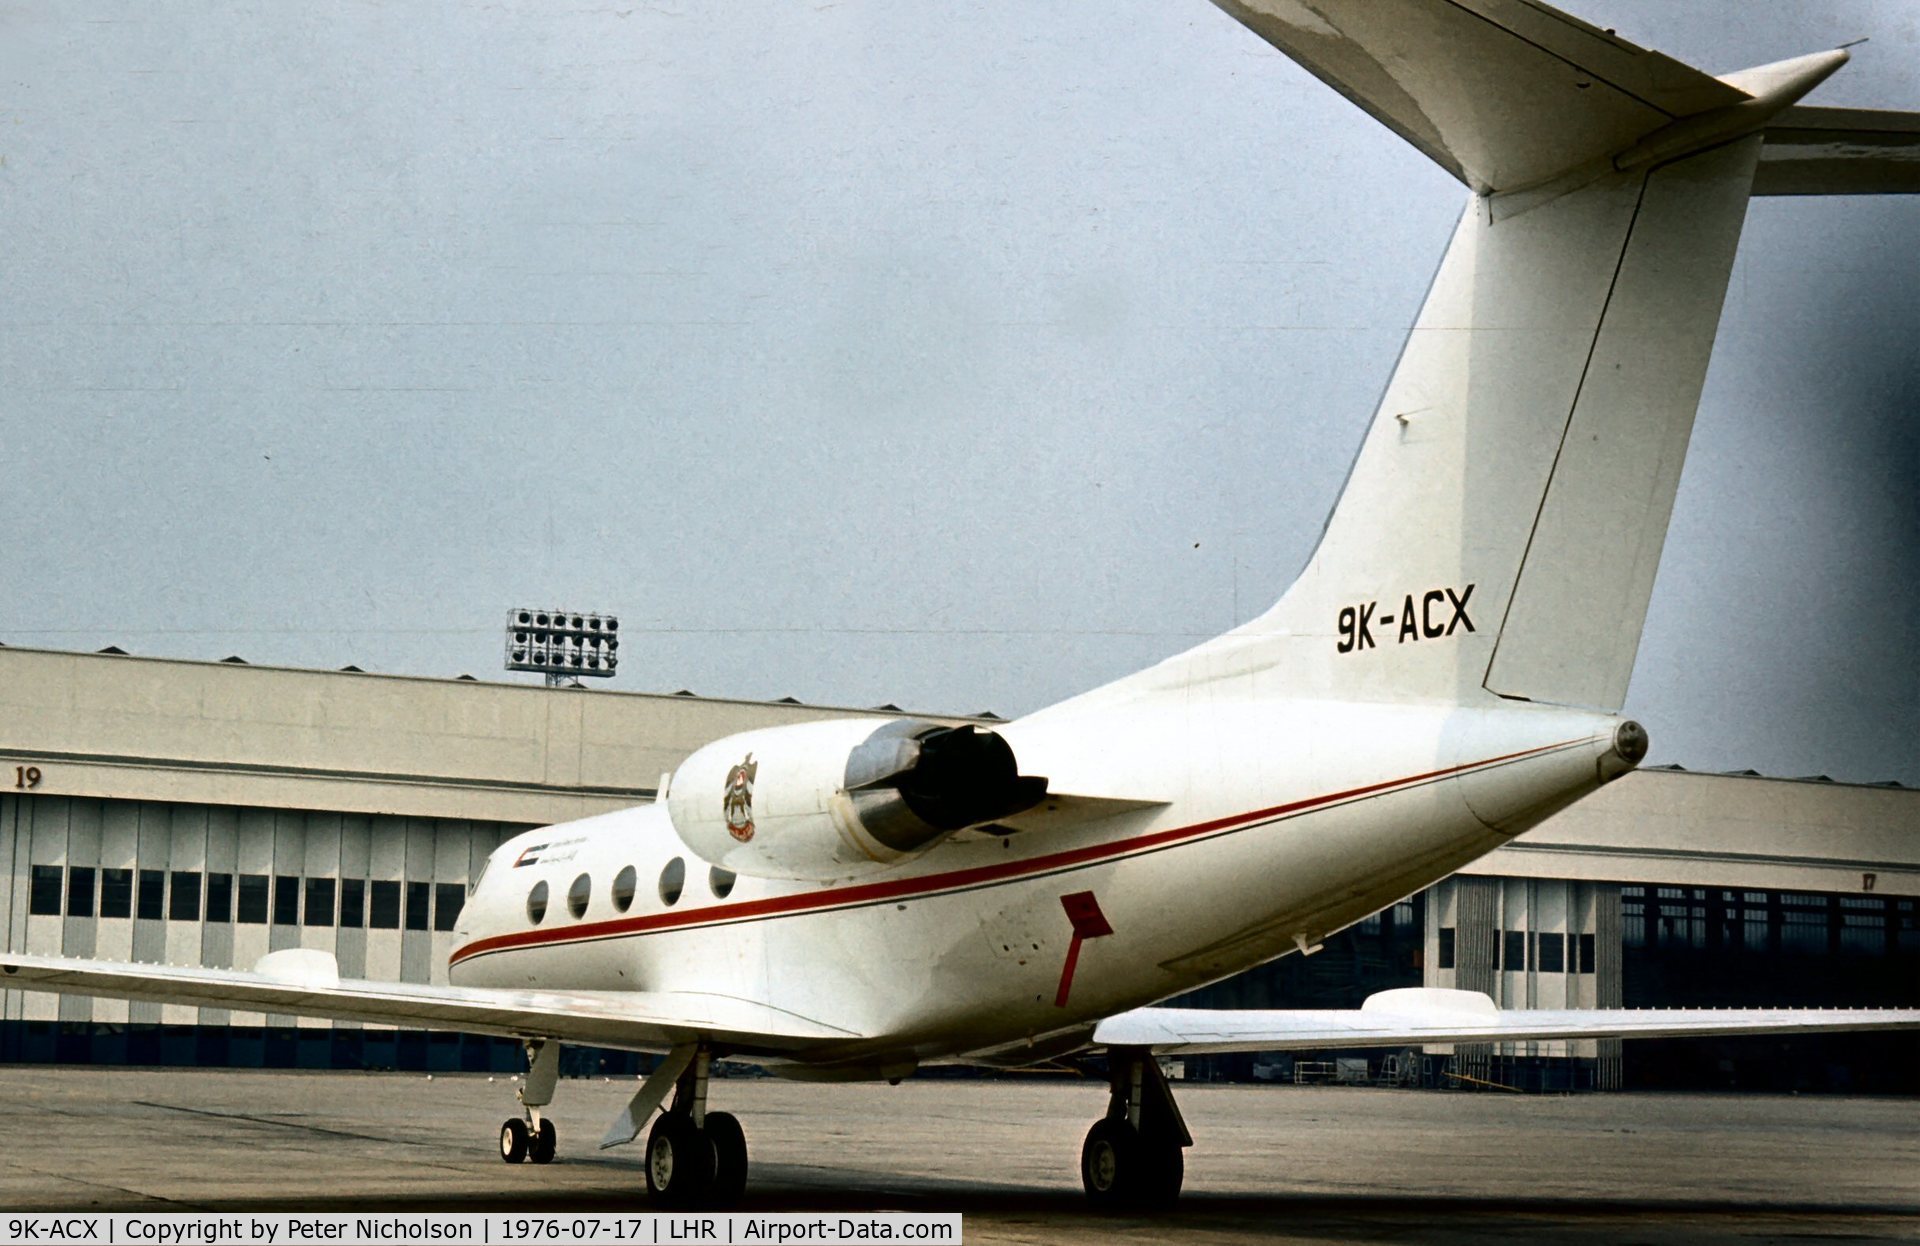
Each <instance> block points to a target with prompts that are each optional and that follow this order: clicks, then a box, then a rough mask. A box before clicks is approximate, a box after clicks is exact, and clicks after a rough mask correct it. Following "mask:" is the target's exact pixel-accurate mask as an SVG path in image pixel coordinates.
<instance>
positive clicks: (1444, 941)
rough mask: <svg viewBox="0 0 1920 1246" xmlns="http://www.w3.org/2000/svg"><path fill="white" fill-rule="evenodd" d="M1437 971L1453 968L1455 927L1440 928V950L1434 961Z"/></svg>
mask: <svg viewBox="0 0 1920 1246" xmlns="http://www.w3.org/2000/svg"><path fill="white" fill-rule="evenodd" d="M1434 968H1436V969H1451V968H1453V927H1452V926H1442V927H1440V950H1439V954H1438V956H1437V957H1436V959H1435V961H1434Z"/></svg>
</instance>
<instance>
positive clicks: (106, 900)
mask: <svg viewBox="0 0 1920 1246" xmlns="http://www.w3.org/2000/svg"><path fill="white" fill-rule="evenodd" d="M100 916H102V917H132V916H133V871H132V870H101V871H100Z"/></svg>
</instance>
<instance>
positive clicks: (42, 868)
mask: <svg viewBox="0 0 1920 1246" xmlns="http://www.w3.org/2000/svg"><path fill="white" fill-rule="evenodd" d="M60 874H61V869H60V867H59V866H57V865H36V866H34V867H33V891H32V893H31V895H30V897H29V899H28V901H27V912H29V913H31V914H32V915H33V916H35V917H58V916H60V884H61V882H62V881H63V880H62V879H61V877H60Z"/></svg>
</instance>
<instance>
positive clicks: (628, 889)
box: [613, 865, 640, 913]
mask: <svg viewBox="0 0 1920 1246" xmlns="http://www.w3.org/2000/svg"><path fill="white" fill-rule="evenodd" d="M639 885H640V875H639V873H638V872H637V871H635V870H634V868H633V867H632V866H631V865H629V866H628V867H627V868H626V869H624V870H621V871H620V872H619V873H618V874H615V875H614V876H613V907H614V908H615V909H616V910H618V911H619V912H622V913H624V912H626V911H627V910H628V909H630V908H632V907H633V893H634V890H635V889H636V888H638V887H639Z"/></svg>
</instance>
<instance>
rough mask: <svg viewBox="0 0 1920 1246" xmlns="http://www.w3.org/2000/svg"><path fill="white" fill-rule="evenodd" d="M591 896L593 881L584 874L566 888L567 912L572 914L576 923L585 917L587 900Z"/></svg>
mask: <svg viewBox="0 0 1920 1246" xmlns="http://www.w3.org/2000/svg"><path fill="white" fill-rule="evenodd" d="M592 894H593V880H592V879H591V878H588V877H587V876H586V875H585V874H582V875H581V876H580V877H578V878H576V879H574V880H573V886H571V887H569V888H567V912H569V913H572V914H573V916H574V919H575V920H576V921H577V920H578V919H580V918H582V917H585V916H586V915H587V899H588V898H589V897H590V896H592Z"/></svg>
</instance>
